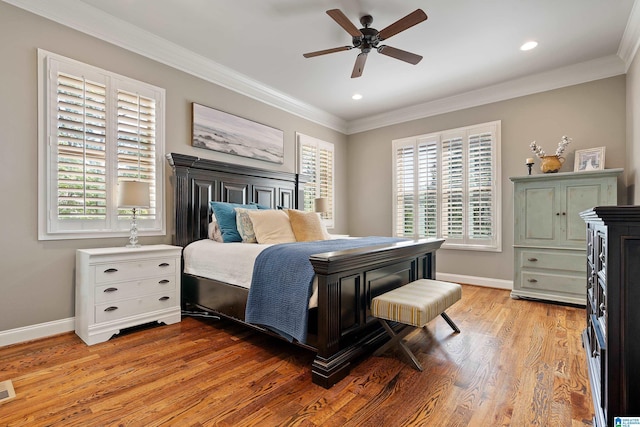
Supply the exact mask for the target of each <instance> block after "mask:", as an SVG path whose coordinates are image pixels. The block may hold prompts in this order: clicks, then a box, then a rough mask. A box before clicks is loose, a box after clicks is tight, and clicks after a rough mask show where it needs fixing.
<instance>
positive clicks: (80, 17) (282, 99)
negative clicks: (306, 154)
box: [1, 0, 640, 135]
mask: <svg viewBox="0 0 640 427" xmlns="http://www.w3.org/2000/svg"><path fill="white" fill-rule="evenodd" d="M1 1H4V2H6V3H9V4H11V5H14V6H16V7H19V8H21V9H24V10H27V11H29V12H31V13H34V14H36V15H40V16H42V17H44V18H46V19H50V20H52V21H55V22H57V23H59V24H62V25H65V26H67V27H70V28H73V29H75V30H78V31H81V32H83V33H85V34H88V35H91V36H94V37H97V38H99V39H101V40H104V41H106V42H109V43H111V44H114V45H116V46H119V47H122V48H124V49H126V50H129V51H131V52H134V53H137V54H139V55H141V56H144V57H147V58H149V59H152V60H154V61H157V62H160V63H162V64H165V65H168V66H170V67H172V68H175V69H178V70H180V71H183V72H185V73H188V74H191V75H193V76H195V77H198V78H201V79H203V80H206V81H209V82H211V83H214V84H217V85H219V86H222V87H225V88H227V89H229V90H232V91H234V92H237V93H239V94H242V95H245V96H247V97H249V98H252V99H255V100H258V101H260V102H263V103H265V104H267V105H270V106H272V107H275V108H278V109H281V110H283V111H286V112H288V113H291V114H293V115H296V116H299V117H302V118H304V119H306V120H309V121H312V122H314V123H317V124H320V125H322V126H326V127H328V128H330V129H333V130H336V131H338V132H341V133H343V134H346V135H351V134H355V133H359V132H364V131H368V130H372V129H377V128H381V127H385V126H390V125H394V124H398V123H403V122H408V121H411V120H416V119H421V118H426V117H431V116H435V115H438V114H444V113H448V112H452V111H457V110H461V109H465V108H471V107H476V106H479V105H484V104H489V103H492V102H498V101H503V100H507V99H511V98H517V97H520V96H525V95H531V94H534V93H538V92H544V91H548V90H553V89H558V88H561V87H565V86H571V85H575V84H580V83H585V82H589V81H593V80H598V79H603V78H607V77H612V76H616V75H620V74H624V73H626V71H627V69H628V67H629V66H630V64H631V61H632V60H633V57H634V56H635V53H636V51H637V49H638V47H639V45H640V6H638V3H639V2H637V1H636V2H635V3H634V6H633V9H632V12H631V14H630V17H629V20H628V22H627V27H626V29H625V32H624V35H623V37H622V41H621V43H620V47H619V49H618V56H616V55H611V56H608V57H604V58H599V59H595V60H592V61H587V62H583V63H579V64H574V65H570V66H567V67H563V68H559V69H556V70H552V71H548V72H544V73H539V74H536V75H531V76H526V77H523V78H520V79H515V80H511V81H508V82H504V83H500V84H496V85H493V86H489V87H485V88H482V89H478V90H474V91H470V92H466V93H462V94H458V95H454V96H451V97H447V98H443V99H438V100H434V101H429V102H425V103H421V104H417V105H413V106H409V107H405V108H401V109H398V110H394V111H390V112H387V113H382V114H378V115H375V116H369V117H366V118H363V119H356V120H352V121H349V122H347V121H346V120H344V119H341V118H340V117H337V116H335V115H332V114H330V113H328V112H326V111H324V110H320V109H318V108H316V107H314V106H312V105H310V104H307V103H304V102H302V101H299V100H297V99H295V98H292V97H291V96H289V95H286V94H284V93H282V92H279V91H277V90H275V89H273V88H271V87H269V86H266V85H264V84H262V83H260V82H258V81H256V80H254V79H251V78H249V77H248V76H245V75H242V74H240V73H237V72H235V71H233V70H231V69H230V68H227V67H225V66H223V65H221V64H218V63H217V62H215V61H212V60H210V59H207V58H205V57H203V56H201V55H198V54H195V53H194V52H191V51H189V50H187V49H185V48H183V47H181V46H178V45H176V44H174V43H171V42H169V41H168V40H165V39H162V38H160V37H157V36H155V35H153V34H151V33H149V32H147V31H143V30H141V29H139V28H137V27H135V26H133V25H131V24H129V23H126V22H124V21H122V20H119V19H116V18H114V17H113V16H111V15H109V14H106V13H104V12H102V11H100V10H98V9H96V8H94V7H92V6H89V5H87V4H86V3H84V2H79V1H76V0H56V1H55V2H54V1H42V0H1ZM113 28H118V31H117V32H116V31H113ZM621 58H622V59H621Z"/></svg>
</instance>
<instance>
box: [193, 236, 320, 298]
mask: <svg viewBox="0 0 640 427" xmlns="http://www.w3.org/2000/svg"><path fill="white" fill-rule="evenodd" d="M269 246H272V245H268V244H257V243H219V242H216V241H215V240H211V239H203V240H197V241H195V242H193V243H191V244H189V245H187V247H186V248H184V251H183V256H184V272H185V273H188V274H192V275H194V276H200V277H206V278H208V279H213V280H217V281H219V282H224V283H229V284H231V285H236V286H241V287H243V288H247V289H249V288H250V287H251V276H252V275H253V264H254V263H255V261H256V257H257V256H258V255H259V254H260V252H262V251H263V250H264V249H266V248H268V247H269ZM317 306H318V287H317V281H316V280H315V279H314V282H313V294H312V295H311V299H310V300H309V308H313V307H317Z"/></svg>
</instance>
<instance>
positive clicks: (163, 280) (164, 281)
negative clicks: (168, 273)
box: [158, 279, 171, 285]
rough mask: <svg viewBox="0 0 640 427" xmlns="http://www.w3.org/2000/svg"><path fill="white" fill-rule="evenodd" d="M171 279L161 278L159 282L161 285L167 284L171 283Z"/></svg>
mask: <svg viewBox="0 0 640 427" xmlns="http://www.w3.org/2000/svg"><path fill="white" fill-rule="evenodd" d="M170 281H171V280H167V279H162V280H160V281H159V282H158V283H160V284H161V285H164V284H167V283H169V282H170Z"/></svg>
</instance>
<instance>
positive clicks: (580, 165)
mask: <svg viewBox="0 0 640 427" xmlns="http://www.w3.org/2000/svg"><path fill="white" fill-rule="evenodd" d="M605 148H606V147H598V148H589V149H586V150H576V158H575V162H574V165H573V170H574V172H583V171H593V170H603V169H604V153H605Z"/></svg>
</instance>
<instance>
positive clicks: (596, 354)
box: [591, 348, 600, 357]
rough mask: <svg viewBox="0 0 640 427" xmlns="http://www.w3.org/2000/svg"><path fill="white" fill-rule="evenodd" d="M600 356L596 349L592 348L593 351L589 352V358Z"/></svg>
mask: <svg viewBox="0 0 640 427" xmlns="http://www.w3.org/2000/svg"><path fill="white" fill-rule="evenodd" d="M598 356H600V351H598V349H597V348H594V349H593V351H592V352H591V357H598Z"/></svg>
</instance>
